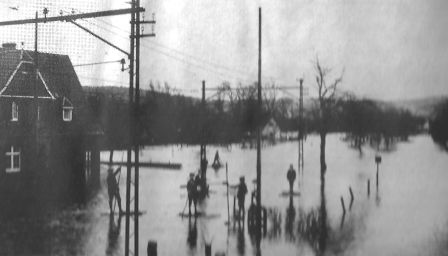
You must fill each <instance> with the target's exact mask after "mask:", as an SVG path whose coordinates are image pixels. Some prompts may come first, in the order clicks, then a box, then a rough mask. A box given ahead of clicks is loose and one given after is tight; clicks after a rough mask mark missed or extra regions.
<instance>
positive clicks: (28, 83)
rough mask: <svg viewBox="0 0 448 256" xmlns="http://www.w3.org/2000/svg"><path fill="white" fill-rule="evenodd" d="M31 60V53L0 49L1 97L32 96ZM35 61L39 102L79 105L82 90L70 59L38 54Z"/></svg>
mask: <svg viewBox="0 0 448 256" xmlns="http://www.w3.org/2000/svg"><path fill="white" fill-rule="evenodd" d="M33 58H34V52H32V51H26V50H18V49H5V48H0V92H1V91H3V95H4V96H6V97H15V96H20V95H22V96H30V95H32V96H34V86H33V85H34V82H35V77H34V75H33V74H34V59H33ZM38 58H39V61H38V64H39V65H38V70H39V80H38V91H37V94H38V96H39V98H41V97H50V98H62V97H66V98H68V99H70V101H71V102H72V103H73V104H74V105H78V104H79V103H80V101H82V98H83V97H82V88H81V84H80V82H79V80H78V76H77V75H76V72H75V70H74V68H73V65H72V63H71V61H70V58H69V57H68V56H67V55H59V54H51V53H38ZM7 95H9V96H7ZM0 97H1V95H0Z"/></svg>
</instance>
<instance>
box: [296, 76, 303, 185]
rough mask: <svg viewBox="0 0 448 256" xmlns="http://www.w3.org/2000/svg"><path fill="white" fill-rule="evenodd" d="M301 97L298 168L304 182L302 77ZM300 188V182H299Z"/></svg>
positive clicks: (301, 82) (301, 85)
mask: <svg viewBox="0 0 448 256" xmlns="http://www.w3.org/2000/svg"><path fill="white" fill-rule="evenodd" d="M299 82H300V97H299V131H298V132H299V134H298V140H299V161H298V165H297V170H298V172H299V175H300V174H302V179H301V180H302V182H303V172H304V169H303V165H304V162H303V159H304V157H303V155H304V152H303V139H304V123H303V78H300V80H299ZM297 184H298V186H299V189H300V182H297Z"/></svg>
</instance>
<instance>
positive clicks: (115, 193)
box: [107, 166, 123, 214]
mask: <svg viewBox="0 0 448 256" xmlns="http://www.w3.org/2000/svg"><path fill="white" fill-rule="evenodd" d="M120 171H121V167H118V168H117V170H115V172H114V170H113V169H112V166H109V169H108V170H107V192H108V194H109V208H110V212H113V209H112V202H113V200H114V198H115V199H116V200H117V203H118V209H119V210H120V214H121V213H123V210H122V209H121V197H120V189H119V187H118V182H117V179H116V178H115V176H117V174H118V173H119V172H120Z"/></svg>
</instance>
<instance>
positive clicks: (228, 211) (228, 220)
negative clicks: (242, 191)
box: [226, 163, 230, 227]
mask: <svg viewBox="0 0 448 256" xmlns="http://www.w3.org/2000/svg"><path fill="white" fill-rule="evenodd" d="M226 188H227V224H228V225H229V226H228V227H230V205H229V172H228V168H227V163H226Z"/></svg>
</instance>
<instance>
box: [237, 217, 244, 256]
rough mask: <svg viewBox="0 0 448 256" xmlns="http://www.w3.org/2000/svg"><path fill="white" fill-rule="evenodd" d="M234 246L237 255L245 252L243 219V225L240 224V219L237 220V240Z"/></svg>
mask: <svg viewBox="0 0 448 256" xmlns="http://www.w3.org/2000/svg"><path fill="white" fill-rule="evenodd" d="M236 248H237V251H238V255H244V254H245V252H246V244H245V239H244V219H243V225H242V226H241V225H240V221H238V230H237V241H236Z"/></svg>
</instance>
